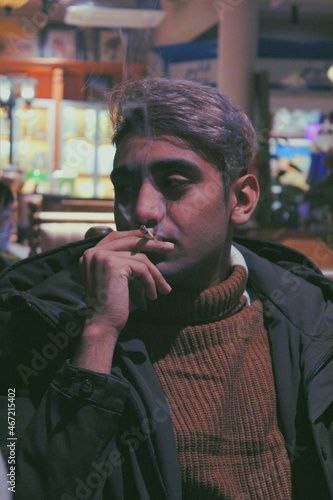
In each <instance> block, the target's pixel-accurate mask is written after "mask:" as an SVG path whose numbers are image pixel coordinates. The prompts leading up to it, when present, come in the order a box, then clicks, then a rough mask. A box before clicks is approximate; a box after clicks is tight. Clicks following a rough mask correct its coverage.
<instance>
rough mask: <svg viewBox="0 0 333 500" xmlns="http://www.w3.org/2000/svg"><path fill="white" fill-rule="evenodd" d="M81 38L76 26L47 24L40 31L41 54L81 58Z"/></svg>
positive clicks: (70, 58)
mask: <svg viewBox="0 0 333 500" xmlns="http://www.w3.org/2000/svg"><path fill="white" fill-rule="evenodd" d="M82 41H83V38H82V35H81V33H80V31H79V30H78V29H77V28H73V27H71V26H65V25H48V26H47V27H46V28H45V29H44V30H42V32H41V56H42V57H48V58H60V59H68V60H75V59H83V43H82Z"/></svg>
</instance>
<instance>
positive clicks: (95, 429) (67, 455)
mask: <svg viewBox="0 0 333 500" xmlns="http://www.w3.org/2000/svg"><path fill="white" fill-rule="evenodd" d="M129 390H130V386H129V384H128V383H127V382H125V381H123V380H121V379H119V378H118V377H117V376H115V375H112V374H110V375H105V374H99V373H95V372H91V371H89V370H84V369H80V368H77V367H73V366H71V365H70V364H69V362H66V363H65V365H64V366H63V367H62V369H61V370H60V371H59V372H58V373H57V374H56V376H55V378H54V379H53V381H52V383H51V384H50V386H49V387H48V390H47V391H46V393H45V395H44V397H43V399H42V400H41V403H40V404H39V406H38V408H37V409H36V411H35V412H34V414H33V416H32V418H31V420H30V421H29V423H28V425H27V426H26V427H25V428H24V430H23V432H22V434H21V436H17V438H18V439H17V441H15V440H10V439H8V440H7V442H8V443H10V442H12V443H13V444H14V446H13V449H15V488H14V489H15V495H14V499H17V500H23V499H24V500H36V499H39V500H44V499H45V500H59V499H60V500H70V499H73V498H89V499H92V500H95V499H96V500H97V499H100V498H101V491H102V489H103V484H104V481H105V478H106V474H110V473H111V471H110V467H111V468H113V469H114V470H116V466H117V465H118V466H119V465H120V464H121V461H122V457H121V456H120V454H119V453H118V452H117V451H116V450H115V449H114V450H113V451H112V454H111V455H112V461H111V464H110V462H109V461H108V464H107V465H108V467H107V471H106V469H105V467H104V466H105V462H106V461H107V460H108V457H109V456H110V453H111V450H112V445H113V442H114V438H115V434H116V432H117V427H118V423H119V419H120V417H121V415H122V412H123V408H124V404H125V401H126V399H127V395H128V393H129ZM26 404H27V401H25V400H24V399H21V398H17V400H16V416H17V419H18V420H19V419H20V418H21V414H22V418H23V419H24V418H25V415H23V413H24V411H25V410H24V406H25V405H26ZM13 456H14V454H13ZM9 457H10V448H9V447H7V463H9ZM112 463H113V465H114V467H113V466H112Z"/></svg>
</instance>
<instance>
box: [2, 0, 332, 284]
mask: <svg viewBox="0 0 333 500" xmlns="http://www.w3.org/2000/svg"><path fill="white" fill-rule="evenodd" d="M332 25H333V0H294V1H292V0H160V1H158V0H86V1H84V0H76V1H73V0H0V179H1V184H0V245H1V246H0V252H1V255H2V257H3V259H4V263H5V264H4V265H7V264H8V263H9V262H12V261H15V260H17V259H20V258H23V257H26V256H28V255H33V254H35V253H38V252H40V251H44V250H47V249H50V248H54V247H55V246H57V245H59V244H63V243H66V242H68V241H73V240H75V239H80V238H82V237H84V235H85V233H86V230H87V229H88V228H89V227H91V226H93V225H99V226H101V225H103V226H105V225H109V226H110V227H112V228H113V227H114V221H113V187H112V184H111V182H110V180H109V175H110V172H111V170H112V163H113V156H114V148H113V146H112V144H111V141H110V137H111V135H112V130H110V125H109V120H108V116H107V110H106V107H105V98H104V95H105V92H106V91H107V90H108V89H110V88H112V86H113V85H114V84H115V83H116V82H119V81H122V80H123V79H125V78H126V79H133V80H135V79H139V78H141V77H145V76H155V75H156V76H168V77H170V78H184V79H188V80H196V81H200V82H203V83H204V84H206V85H210V86H215V87H217V88H218V89H219V90H221V91H222V92H224V93H225V94H226V95H227V96H228V97H229V98H230V99H231V100H232V102H233V103H234V104H236V105H239V106H240V107H241V108H242V109H243V110H244V111H245V112H246V113H247V114H248V116H249V117H250V118H251V120H252V122H253V124H254V126H255V128H256V131H257V135H258V145H257V155H256V158H255V161H254V163H253V165H252V167H251V170H252V173H254V174H255V175H256V176H257V177H258V179H259V182H260V185H261V192H262V196H261V202H260V204H259V207H258V209H257V211H256V213H255V214H254V216H253V218H252V219H251V221H250V223H249V224H247V225H246V226H245V227H243V228H242V229H241V231H240V233H241V234H246V235H249V236H256V237H258V236H259V237H262V238H266V239H271V240H275V241H282V242H284V243H286V244H288V245H290V246H292V247H294V248H296V249H300V250H301V251H303V252H305V253H306V254H307V255H308V256H309V257H310V258H312V260H314V261H315V263H317V264H318V266H319V267H320V268H321V269H322V270H323V272H324V273H325V274H326V275H327V276H329V277H333V230H332V228H333V99H332V97H333V30H332ZM7 187H9V192H8V190H7Z"/></svg>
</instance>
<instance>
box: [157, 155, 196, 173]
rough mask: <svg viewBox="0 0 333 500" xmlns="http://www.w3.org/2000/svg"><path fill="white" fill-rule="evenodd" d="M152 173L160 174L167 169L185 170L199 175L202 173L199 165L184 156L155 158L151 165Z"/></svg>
mask: <svg viewBox="0 0 333 500" xmlns="http://www.w3.org/2000/svg"><path fill="white" fill-rule="evenodd" d="M149 168H150V171H151V173H152V174H159V173H162V172H165V171H167V170H177V169H180V170H184V171H187V172H192V173H195V174H197V175H199V174H201V170H200V168H199V166H198V165H197V164H196V163H194V162H192V161H189V160H184V159H183V158H163V159H160V160H155V161H153V162H151V164H150V165H149Z"/></svg>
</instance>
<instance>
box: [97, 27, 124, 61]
mask: <svg viewBox="0 0 333 500" xmlns="http://www.w3.org/2000/svg"><path fill="white" fill-rule="evenodd" d="M97 40H98V41H97V59H98V61H100V62H105V63H110V64H112V63H122V62H123V61H124V58H125V52H126V42H127V35H126V33H123V32H121V31H120V30H104V29H101V30H99V31H98V37H97Z"/></svg>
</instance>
